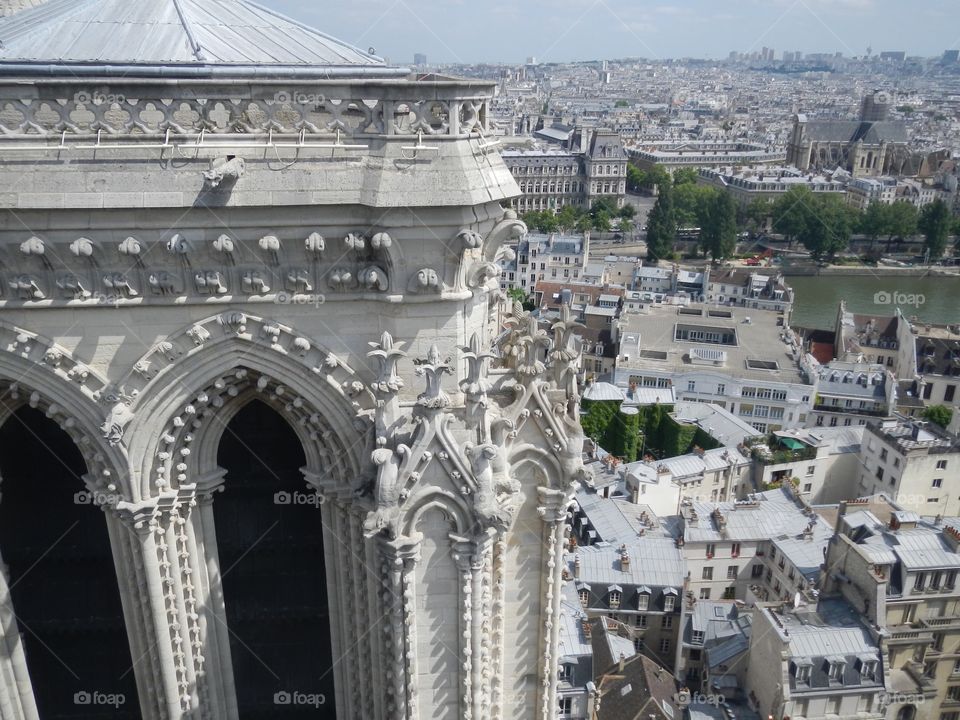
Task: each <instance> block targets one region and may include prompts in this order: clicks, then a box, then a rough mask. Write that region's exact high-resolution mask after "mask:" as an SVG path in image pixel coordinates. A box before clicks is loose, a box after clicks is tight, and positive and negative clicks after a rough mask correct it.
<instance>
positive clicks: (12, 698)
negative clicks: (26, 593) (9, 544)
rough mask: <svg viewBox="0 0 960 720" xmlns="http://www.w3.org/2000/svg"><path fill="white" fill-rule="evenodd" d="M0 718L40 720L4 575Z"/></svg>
mask: <svg viewBox="0 0 960 720" xmlns="http://www.w3.org/2000/svg"><path fill="white" fill-rule="evenodd" d="M0 567H6V566H5V565H3V559H2V558H0ZM0 717H2V718H8V717H9V718H10V719H11V720H40V715H39V714H38V713H37V704H36V701H35V700H34V697H33V687H32V686H31V684H30V675H29V673H28V672H27V660H26V657H25V656H24V654H23V643H22V642H20V632H19V628H18V627H17V618H16V616H15V614H14V608H13V599H12V598H11V597H10V588H9V586H8V583H7V574H6V572H0Z"/></svg>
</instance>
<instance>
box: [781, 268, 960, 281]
mask: <svg viewBox="0 0 960 720" xmlns="http://www.w3.org/2000/svg"><path fill="white" fill-rule="evenodd" d="M773 268H777V269H779V270H780V272H782V273H783V275H784V277H817V276H820V275H833V276H837V275H841V276H842V275H849V276H858V275H859V276H868V277H890V276H892V275H896V276H897V277H953V278H960V270H958V269H957V268H955V267H897V266H895V265H894V266H889V265H878V266H876V267H872V266H867V265H830V266H828V267H809V266H796V265H787V266H783V267H780V266H777V265H774V266H771V268H770V269H773Z"/></svg>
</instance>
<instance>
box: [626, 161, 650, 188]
mask: <svg viewBox="0 0 960 720" xmlns="http://www.w3.org/2000/svg"><path fill="white" fill-rule="evenodd" d="M646 181H647V174H646V173H645V172H644V171H643V170H641V169H640V168H638V167H637V166H636V165H634V164H633V163H628V164H627V190H629V191H630V192H633V193H635V192H640V188H642V187H643V186H644V185H646Z"/></svg>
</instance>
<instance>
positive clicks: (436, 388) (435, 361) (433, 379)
mask: <svg viewBox="0 0 960 720" xmlns="http://www.w3.org/2000/svg"><path fill="white" fill-rule="evenodd" d="M415 372H416V374H417V375H422V376H424V377H425V378H426V381H427V388H426V390H425V391H424V392H423V393H421V394H420V395H419V396H418V397H417V405H419V406H420V407H425V408H430V409H439V408H445V407H447V406H448V405H450V396H449V395H447V394H446V393H445V392H444V391H443V388H442V387H441V380H442V378H443V376H444V375H445V374H446V375H451V374H453V370H452V369H451V367H450V364H449V363H447V362H446V361H445V360H441V359H440V351H439V350H438V349H437V346H436V345H431V346H430V350H429V351H428V352H427V358H426V360H420V361H418V362H417V367H416V370H415Z"/></svg>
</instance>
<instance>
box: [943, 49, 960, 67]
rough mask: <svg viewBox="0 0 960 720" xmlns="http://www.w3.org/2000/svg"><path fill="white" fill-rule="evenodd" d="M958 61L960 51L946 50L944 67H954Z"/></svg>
mask: <svg viewBox="0 0 960 720" xmlns="http://www.w3.org/2000/svg"><path fill="white" fill-rule="evenodd" d="M958 60H960V50H944V51H943V60H942V61H941V62H942V63H943V64H944V65H952V64H953V63H955V62H957V61H958Z"/></svg>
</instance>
